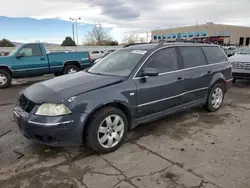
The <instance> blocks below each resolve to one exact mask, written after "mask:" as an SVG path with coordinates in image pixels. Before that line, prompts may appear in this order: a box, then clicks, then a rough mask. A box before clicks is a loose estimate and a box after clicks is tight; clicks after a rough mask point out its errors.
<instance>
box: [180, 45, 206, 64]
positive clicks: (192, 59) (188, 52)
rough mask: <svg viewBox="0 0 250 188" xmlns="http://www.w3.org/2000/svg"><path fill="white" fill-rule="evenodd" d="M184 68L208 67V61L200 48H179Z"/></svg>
mask: <svg viewBox="0 0 250 188" xmlns="http://www.w3.org/2000/svg"><path fill="white" fill-rule="evenodd" d="M179 50H180V53H181V56H182V59H183V66H184V68H191V67H197V66H202V65H206V64H207V61H206V58H205V56H204V53H203V52H202V50H201V48H200V47H196V46H194V47H193V46H185V47H179Z"/></svg>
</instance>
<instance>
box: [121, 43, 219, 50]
mask: <svg viewBox="0 0 250 188" xmlns="http://www.w3.org/2000/svg"><path fill="white" fill-rule="evenodd" d="M162 46H218V45H216V44H208V43H191V42H190V43H189V42H170V43H169V42H161V43H146V44H132V45H130V46H129V45H127V46H125V48H128V49H134V50H151V49H153V48H156V47H159V48H160V47H162Z"/></svg>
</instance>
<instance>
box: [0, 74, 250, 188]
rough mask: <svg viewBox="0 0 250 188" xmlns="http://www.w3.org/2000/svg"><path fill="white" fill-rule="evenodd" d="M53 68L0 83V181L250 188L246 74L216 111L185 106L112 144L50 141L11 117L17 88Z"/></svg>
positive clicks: (12, 186)
mask: <svg viewBox="0 0 250 188" xmlns="http://www.w3.org/2000/svg"><path fill="white" fill-rule="evenodd" d="M50 77H51V76H46V77H40V78H35V79H27V80H26V79H24V80H18V81H15V82H14V84H15V85H14V86H12V87H11V88H8V89H4V90H1V91H0V188H5V187H7V188H19V187H20V188H99V187H100V188H140V187H143V188H144V187H145V188H186V187H192V188H215V187H225V188H249V187H250V162H249V161H250V123H249V122H250V97H249V96H250V87H249V86H250V82H247V81H242V82H239V83H237V84H235V85H234V86H233V88H232V89H231V90H230V92H229V93H228V94H227V95H226V98H225V101H224V105H223V107H222V108H221V109H220V110H219V111H218V112H215V113H208V112H206V111H205V110H203V108H201V107H199V108H195V109H190V110H188V111H185V112H182V113H178V114H175V115H172V116H169V117H166V118H165V119H163V120H160V121H157V122H154V123H150V124H146V125H141V126H139V127H138V128H136V129H134V130H132V131H131V132H130V133H129V135H128V138H127V140H126V143H125V144H124V145H123V146H122V147H121V148H120V149H118V150H117V151H115V152H113V153H110V154H107V155H97V154H95V153H94V152H93V151H91V150H89V149H88V148H85V147H68V148H51V147H47V146H44V145H40V144H37V143H35V142H33V141H30V140H27V139H26V138H24V137H23V136H22V135H21V134H20V132H19V130H18V128H17V126H16V125H15V124H14V122H13V118H12V109H13V105H14V103H15V100H16V98H17V96H18V93H19V92H20V91H22V90H23V89H25V88H26V87H28V86H29V85H30V84H32V83H35V82H37V81H40V80H44V79H48V78H50Z"/></svg>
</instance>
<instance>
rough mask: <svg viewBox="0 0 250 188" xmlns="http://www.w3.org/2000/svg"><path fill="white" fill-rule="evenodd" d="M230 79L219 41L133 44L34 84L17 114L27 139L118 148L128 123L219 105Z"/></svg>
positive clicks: (106, 149) (22, 98)
mask: <svg viewBox="0 0 250 188" xmlns="http://www.w3.org/2000/svg"><path fill="white" fill-rule="evenodd" d="M231 81H232V73H231V64H230V63H229V62H228V59H227V57H226V56H225V53H224V52H223V51H222V50H221V48H220V47H219V46H217V45H211V44H185V43H171V44H169V43H164V42H162V43H159V44H144V45H133V46H129V47H126V48H122V49H120V50H117V51H115V52H113V53H112V54H110V55H109V56H107V57H105V58H103V59H102V60H101V61H100V62H98V63H97V64H95V65H94V66H93V67H92V68H90V69H89V70H88V71H85V72H79V73H75V74H71V75H66V76H61V77H57V78H54V79H51V80H48V81H44V82H41V83H37V84H34V85H32V86H30V87H29V88H27V89H26V90H25V91H24V92H23V93H22V94H21V96H20V98H19V103H18V105H17V106H16V107H15V109H14V119H15V121H16V122H17V124H18V125H19V127H20V130H21V132H22V133H23V134H24V135H25V136H26V137H27V138H30V139H35V140H38V141H39V142H41V143H44V144H46V145H50V146H69V145H76V144H79V145H81V144H85V143H86V144H87V146H89V147H90V148H92V149H94V150H95V151H97V152H99V153H108V152H111V151H114V150H115V149H117V148H118V147H119V146H120V145H121V144H122V143H123V141H124V138H125V136H126V134H127V131H128V130H129V129H132V128H134V127H136V126H137V125H139V124H141V123H146V122H150V121H153V120H156V119H158V118H161V117H163V116H166V115H168V114H171V113H173V112H176V111H179V110H183V109H186V108H190V107H194V106H197V105H204V106H205V107H206V108H207V109H208V110H209V111H216V110H218V109H219V108H220V106H221V104H222V101H223V98H224V95H225V93H226V91H227V90H228V89H229V87H230V85H231Z"/></svg>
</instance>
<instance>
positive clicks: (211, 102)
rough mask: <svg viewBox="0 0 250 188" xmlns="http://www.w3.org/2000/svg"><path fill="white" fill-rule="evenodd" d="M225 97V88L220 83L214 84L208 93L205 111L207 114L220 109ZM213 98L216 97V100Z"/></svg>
mask: <svg viewBox="0 0 250 188" xmlns="http://www.w3.org/2000/svg"><path fill="white" fill-rule="evenodd" d="M224 96H225V86H224V85H223V84H222V83H216V84H215V85H214V86H213V87H212V88H211V89H210V91H209V95H208V99H207V103H206V109H207V110H208V111H209V112H215V111H217V110H219V109H220V107H221V104H222V103H223V100H224ZM215 97H218V98H217V99H216V98H215Z"/></svg>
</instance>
